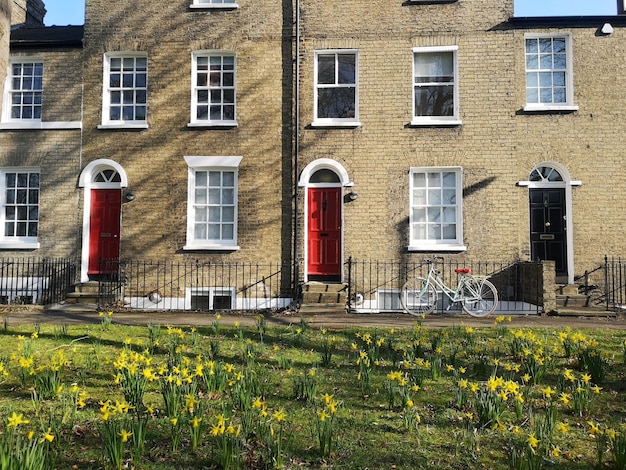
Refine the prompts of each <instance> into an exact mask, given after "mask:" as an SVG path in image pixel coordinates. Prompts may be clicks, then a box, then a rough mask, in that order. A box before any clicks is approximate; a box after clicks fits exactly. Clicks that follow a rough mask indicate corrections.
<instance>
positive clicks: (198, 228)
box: [193, 224, 207, 240]
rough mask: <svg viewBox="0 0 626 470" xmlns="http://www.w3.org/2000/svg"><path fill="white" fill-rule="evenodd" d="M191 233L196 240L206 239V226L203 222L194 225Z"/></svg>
mask: <svg viewBox="0 0 626 470" xmlns="http://www.w3.org/2000/svg"><path fill="white" fill-rule="evenodd" d="M193 235H194V238H195V239H196V240H206V239H207V226H206V225H205V224H196V225H194V234H193Z"/></svg>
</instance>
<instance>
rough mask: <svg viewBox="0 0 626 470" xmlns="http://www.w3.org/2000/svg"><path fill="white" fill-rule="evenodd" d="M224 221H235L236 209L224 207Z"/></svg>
mask: <svg viewBox="0 0 626 470" xmlns="http://www.w3.org/2000/svg"><path fill="white" fill-rule="evenodd" d="M222 221H223V222H234V221H235V208H234V207H224V209H223V210H222Z"/></svg>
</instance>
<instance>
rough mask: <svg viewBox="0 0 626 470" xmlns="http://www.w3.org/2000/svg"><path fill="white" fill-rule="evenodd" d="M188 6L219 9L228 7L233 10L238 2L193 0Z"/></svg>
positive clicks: (229, 0) (233, 0) (237, 5)
mask: <svg viewBox="0 0 626 470" xmlns="http://www.w3.org/2000/svg"><path fill="white" fill-rule="evenodd" d="M189 8H192V9H203V8H219V9H222V10H224V9H229V10H234V9H236V8H239V4H238V3H237V1H236V0H232V1H231V0H193V3H192V4H191V5H189Z"/></svg>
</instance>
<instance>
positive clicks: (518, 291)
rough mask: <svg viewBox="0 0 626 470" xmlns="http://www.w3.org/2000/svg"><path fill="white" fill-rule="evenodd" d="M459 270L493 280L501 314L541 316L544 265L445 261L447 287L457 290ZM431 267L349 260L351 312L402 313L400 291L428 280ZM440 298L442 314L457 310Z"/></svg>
mask: <svg viewBox="0 0 626 470" xmlns="http://www.w3.org/2000/svg"><path fill="white" fill-rule="evenodd" d="M459 268H470V269H471V271H472V273H473V274H475V275H481V276H489V277H490V281H491V282H492V283H493V284H494V285H495V287H496V288H497V290H498V296H499V299H500V304H499V306H498V309H497V311H498V312H501V313H507V312H520V313H541V312H542V311H543V297H542V292H543V281H542V267H541V264H540V263H531V262H521V261H516V262H460V261H454V260H445V261H444V262H443V263H441V264H438V265H437V269H438V270H439V271H440V275H441V278H442V279H443V281H444V282H445V284H446V285H448V286H450V287H452V288H455V287H456V285H457V283H458V276H459V274H457V273H456V272H455V270H456V269H459ZM428 269H429V266H428V264H427V263H424V262H422V261H420V262H416V261H390V260H385V261H380V260H355V259H352V258H350V259H348V261H347V263H346V270H347V283H348V298H349V301H348V303H349V309H350V311H353V312H363V313H368V312H396V311H401V310H402V307H401V306H400V291H401V289H402V286H403V285H404V283H405V282H406V281H407V280H408V279H410V278H413V277H427V276H428ZM442 297H443V296H440V303H439V304H438V306H437V310H436V311H438V312H443V311H445V310H447V309H449V308H450V309H456V308H457V307H458V306H455V305H449V303H448V302H447V298H445V297H444V298H443V299H442Z"/></svg>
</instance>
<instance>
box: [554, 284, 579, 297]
mask: <svg viewBox="0 0 626 470" xmlns="http://www.w3.org/2000/svg"><path fill="white" fill-rule="evenodd" d="M556 293H557V296H558V295H568V296H573V295H578V285H576V284H565V285H563V284H561V285H557V286H556Z"/></svg>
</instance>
